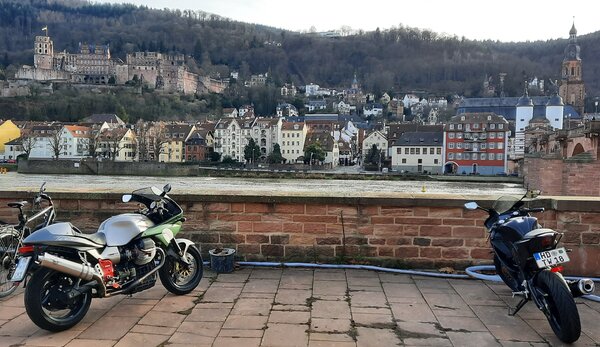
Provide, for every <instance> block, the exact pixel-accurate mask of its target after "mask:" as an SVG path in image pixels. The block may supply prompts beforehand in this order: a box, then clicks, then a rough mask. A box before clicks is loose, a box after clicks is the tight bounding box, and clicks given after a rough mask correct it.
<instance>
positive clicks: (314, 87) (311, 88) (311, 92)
mask: <svg viewBox="0 0 600 347" xmlns="http://www.w3.org/2000/svg"><path fill="white" fill-rule="evenodd" d="M304 90H305V92H304V93H305V94H306V96H316V95H317V92H318V91H319V85H318V84H314V83H311V84H307V85H306V86H305V87H304Z"/></svg>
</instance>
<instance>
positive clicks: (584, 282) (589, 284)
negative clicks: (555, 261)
mask: <svg viewBox="0 0 600 347" xmlns="http://www.w3.org/2000/svg"><path fill="white" fill-rule="evenodd" d="M568 284H569V289H570V290H571V293H572V294H573V297H574V298H577V297H580V296H582V295H589V294H592V293H593V292H594V289H595V287H596V285H595V284H594V281H592V280H591V279H589V278H582V279H580V280H575V281H570V282H568Z"/></svg>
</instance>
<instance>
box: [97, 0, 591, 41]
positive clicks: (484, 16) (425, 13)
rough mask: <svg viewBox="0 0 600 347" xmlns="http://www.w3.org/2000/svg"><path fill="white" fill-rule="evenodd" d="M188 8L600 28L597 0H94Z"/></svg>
mask: <svg viewBox="0 0 600 347" xmlns="http://www.w3.org/2000/svg"><path fill="white" fill-rule="evenodd" d="M92 2H101V3H106V2H112V3H115V2H121V3H123V2H125V3H133V4H136V5H146V6H148V7H151V8H159V9H162V8H171V9H174V8H178V9H181V10H184V9H192V10H201V11H205V12H209V13H214V14H218V15H220V16H223V17H228V18H231V19H234V20H238V21H242V22H246V23H256V24H263V25H268V26H273V27H277V28H283V29H288V30H294V31H308V30H309V29H310V28H311V27H312V26H314V27H315V28H316V30H317V31H328V30H334V29H339V28H341V27H342V26H344V25H347V26H350V27H351V28H353V29H363V30H365V31H371V30H375V29H376V28H377V27H379V28H380V29H381V30H383V29H388V28H391V27H394V26H395V27H398V26H400V25H404V26H408V27H416V28H420V29H430V30H433V31H435V32H437V33H441V34H442V33H443V34H448V35H456V36H458V37H461V36H465V37H466V38H468V39H476V40H487V39H490V40H499V41H504V42H508V41H536V40H549V39H558V38H568V37H569V29H571V25H572V24H573V17H575V26H576V28H577V31H578V35H584V34H587V33H590V32H594V31H598V30H600V20H598V17H600V1H597V0H569V1H564V0H560V1H559V0H501V1H498V0H496V1H493V2H492V1H489V0H453V1H451V0H418V1H407V0H368V1H356V0H302V1H299V0H200V1H198V0H177V1H173V0H92Z"/></svg>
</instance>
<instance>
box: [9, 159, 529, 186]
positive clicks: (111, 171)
mask: <svg viewBox="0 0 600 347" xmlns="http://www.w3.org/2000/svg"><path fill="white" fill-rule="evenodd" d="M18 172H19V173H24V174H74V175H105V176H159V177H173V176H198V177H238V178H273V179H333V180H361V181H362V180H391V181H452V182H456V181H460V182H482V183H513V184H522V182H523V180H522V178H519V177H511V176H479V175H457V176H447V175H431V176H430V175H421V174H412V173H408V174H407V173H398V172H387V173H381V172H370V171H360V170H359V168H358V167H338V168H335V169H331V170H321V169H318V168H314V167H309V168H305V167H303V168H297V167H291V166H290V167H285V166H282V165H279V166H276V167H270V168H243V167H220V166H216V167H212V166H198V165H197V164H194V163H157V162H112V161H73V160H36V159H32V160H20V161H19V166H18Z"/></svg>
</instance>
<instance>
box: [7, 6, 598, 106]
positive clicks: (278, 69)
mask: <svg viewBox="0 0 600 347" xmlns="http://www.w3.org/2000/svg"><path fill="white" fill-rule="evenodd" d="M44 26H47V27H48V28H49V35H50V36H52V38H53V40H54V43H55V50H56V51H59V50H60V51H62V50H67V51H70V52H75V51H77V47H78V44H79V42H88V43H109V44H110V47H111V53H112V55H113V56H115V57H119V58H121V59H123V60H124V59H125V55H126V53H128V52H133V51H145V50H148V51H161V52H180V53H184V54H186V55H187V56H188V66H189V67H190V68H191V69H192V70H193V71H197V72H201V73H205V74H211V75H220V76H223V77H225V76H228V75H229V72H230V71H233V70H235V71H239V72H240V76H241V78H246V77H248V76H249V75H250V74H253V73H265V72H269V73H270V76H271V77H272V81H273V82H274V83H275V84H281V83H284V82H294V83H295V84H296V85H303V84H306V83H310V82H313V83H317V84H319V85H321V86H325V87H339V86H347V85H349V84H350V81H351V79H352V75H353V74H354V73H355V72H356V73H357V75H358V78H359V80H360V82H361V83H362V84H363V87H364V89H366V90H369V91H373V92H374V93H375V94H381V93H383V92H396V93H398V92H406V91H412V90H422V91H427V92H430V93H432V94H438V95H450V94H455V93H456V94H460V95H465V96H479V95H481V85H482V81H483V79H484V77H485V76H486V74H487V75H491V76H497V75H498V73H500V72H505V73H507V77H506V82H505V91H506V93H507V95H520V94H521V93H522V83H523V81H524V80H525V79H527V78H531V77H533V76H537V77H538V78H552V79H558V78H559V70H560V62H561V60H562V57H563V49H564V47H565V45H566V43H567V40H566V39H565V40H551V41H544V42H542V41H538V42H526V43H500V42H492V41H483V42H482V41H471V40H465V39H461V38H458V37H448V36H441V35H438V34H436V33H434V32H430V31H426V30H425V31H422V30H418V29H413V28H406V27H402V28H396V29H388V30H381V31H380V30H376V31H374V32H366V33H361V34H359V35H353V36H345V37H339V38H323V37H318V36H315V35H309V34H299V33H294V32H289V31H283V30H279V29H275V28H270V27H265V26H259V25H251V24H246V23H240V22H235V21H231V20H227V19H224V18H221V17H218V16H215V15H210V14H207V13H203V12H199V11H179V10H154V9H148V8H146V7H137V6H134V5H109V4H95V5H92V4H90V3H88V2H86V1H67V0H28V1H17V0H0V65H2V66H4V67H6V68H5V69H4V70H5V75H6V76H11V73H13V72H14V70H15V69H16V67H17V66H19V65H23V64H32V62H33V39H34V37H35V36H36V35H41V34H42V31H41V28H42V27H44ZM568 30H569V28H565V37H566V36H567V33H568ZM579 42H580V45H581V51H582V54H581V55H582V59H583V75H584V79H585V81H586V86H587V91H588V96H595V95H598V94H599V93H598V92H599V90H600V59H598V58H599V57H600V33H599V32H596V33H594V34H590V35H586V36H581V37H580V38H579ZM273 43H274V44H273ZM279 43H280V44H281V45H279ZM0 77H1V76H0ZM250 97H251V96H249V95H245V96H243V97H237V96H236V97H234V98H227V97H225V100H223V102H222V103H224V104H232V105H234V106H235V105H236V104H237V103H241V102H244V101H248V100H247V98H250ZM223 106H227V105H223ZM268 108H269V107H267V109H268ZM273 111H274V110H273Z"/></svg>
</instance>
